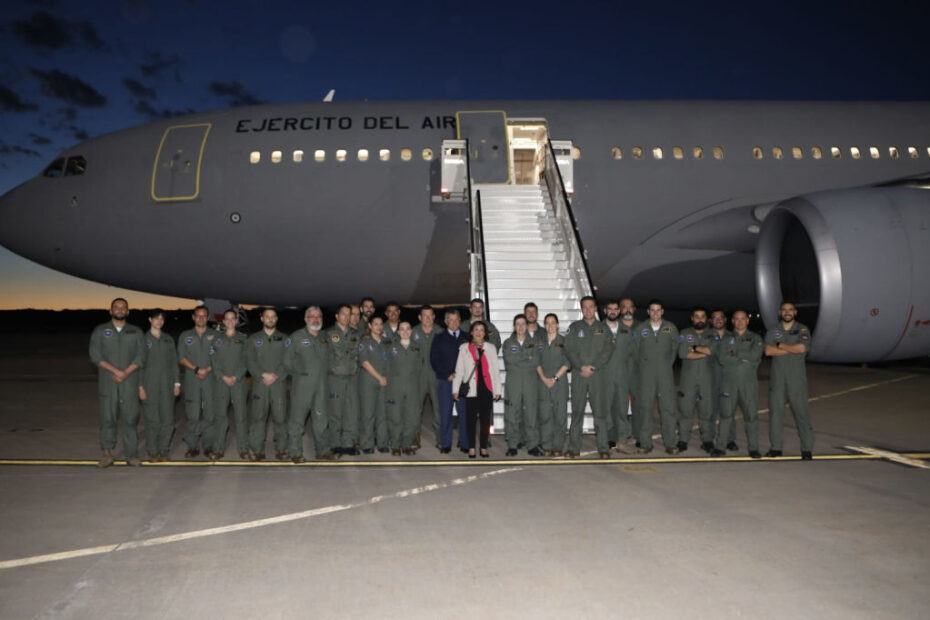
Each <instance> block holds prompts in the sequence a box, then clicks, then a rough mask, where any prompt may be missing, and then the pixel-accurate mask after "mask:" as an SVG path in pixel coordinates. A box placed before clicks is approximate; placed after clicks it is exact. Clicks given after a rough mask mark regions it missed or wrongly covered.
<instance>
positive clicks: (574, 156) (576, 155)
mask: <svg viewBox="0 0 930 620" xmlns="http://www.w3.org/2000/svg"><path fill="white" fill-rule="evenodd" d="M572 159H581V149H580V148H578V147H577V146H573V147H572Z"/></svg>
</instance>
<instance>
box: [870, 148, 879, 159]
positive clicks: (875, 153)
mask: <svg viewBox="0 0 930 620" xmlns="http://www.w3.org/2000/svg"><path fill="white" fill-rule="evenodd" d="M869 155H870V156H871V157H872V159H878V158H879V157H881V152H880V151H879V150H878V148H877V147H874V146H870V147H869Z"/></svg>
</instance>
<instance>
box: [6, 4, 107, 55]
mask: <svg viewBox="0 0 930 620" xmlns="http://www.w3.org/2000/svg"><path fill="white" fill-rule="evenodd" d="M12 30H13V35H14V36H16V37H17V38H18V39H19V40H20V41H22V42H23V43H25V44H26V45H31V46H33V47H39V48H44V49H49V50H59V49H63V48H66V47H73V46H74V45H76V44H80V45H82V46H83V47H86V48H87V49H90V50H94V51H96V50H104V49H108V47H107V44H106V43H105V42H104V41H103V39H101V38H100V36H99V35H98V34H97V29H96V28H95V27H94V25H93V24H91V23H90V22H67V21H65V20H63V19H58V18H57V17H54V16H53V15H52V14H51V13H49V12H47V11H36V12H35V13H33V14H32V15H31V16H30V17H29V18H27V19H22V20H17V21H14V22H13V24H12Z"/></svg>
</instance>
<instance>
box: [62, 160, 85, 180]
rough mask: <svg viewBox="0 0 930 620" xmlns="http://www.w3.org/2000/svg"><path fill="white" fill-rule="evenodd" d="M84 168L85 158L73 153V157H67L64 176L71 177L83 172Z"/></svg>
mask: <svg viewBox="0 0 930 620" xmlns="http://www.w3.org/2000/svg"><path fill="white" fill-rule="evenodd" d="M86 169H87V160H86V159H84V158H83V157H82V156H80V155H75V156H74V157H69V158H68V163H67V164H66V165H65V176H66V177H73V176H77V175H79V174H84V171H85V170H86Z"/></svg>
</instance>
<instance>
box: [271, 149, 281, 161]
mask: <svg viewBox="0 0 930 620" xmlns="http://www.w3.org/2000/svg"><path fill="white" fill-rule="evenodd" d="M271 163H273V164H280V163H281V151H271Z"/></svg>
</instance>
